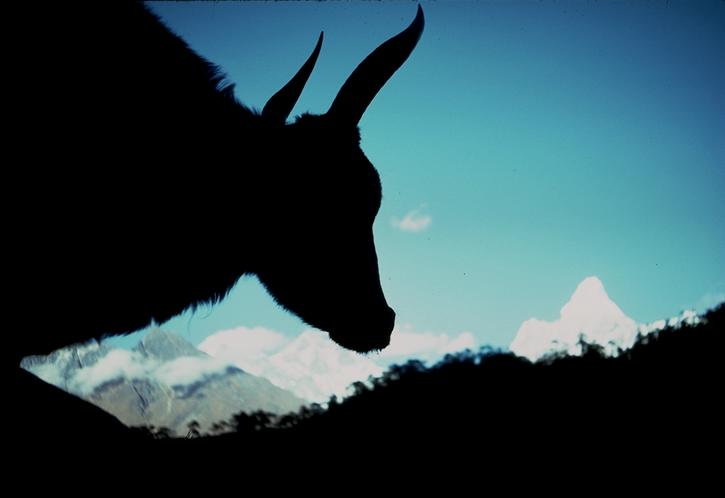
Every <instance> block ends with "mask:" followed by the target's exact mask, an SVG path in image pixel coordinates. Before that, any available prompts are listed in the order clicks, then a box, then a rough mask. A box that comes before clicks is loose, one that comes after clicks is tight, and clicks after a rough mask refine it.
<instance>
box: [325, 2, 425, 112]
mask: <svg viewBox="0 0 725 498" xmlns="http://www.w3.org/2000/svg"><path fill="white" fill-rule="evenodd" d="M424 25H425V19H424V18H423V9H422V8H421V7H420V5H418V12H417V13H416V15H415V19H413V22H412V23H411V24H410V26H408V27H407V28H406V29H405V30H404V31H402V32H401V33H399V34H397V35H396V36H394V37H392V38H390V39H389V40H388V41H386V42H385V43H383V44H382V45H380V46H379V47H378V48H376V49H375V50H374V51H373V52H372V53H371V54H370V55H368V56H367V57H366V58H365V60H364V61H362V62H361V63H360V65H359V66H358V67H357V68H355V70H354V71H353V72H352V74H351V75H350V77H349V78H348V79H347V81H346V82H345V84H344V85H342V88H340V92H339V93H338V94H337V97H335V100H334V101H333V102H332V106H330V110H329V111H327V114H328V115H329V116H332V117H334V118H335V119H337V120H342V121H344V122H346V123H353V124H354V125H357V123H358V122H359V121H360V118H361V117H362V115H363V113H364V112H365V109H367V107H368V105H370V102H372V100H373V99H374V98H375V95H377V93H378V92H379V91H380V89H381V88H382V87H383V85H385V83H386V82H387V81H388V80H389V79H390V77H391V76H392V75H393V73H395V71H397V70H398V68H399V67H400V66H402V65H403V63H404V62H405V61H406V59H407V58H408V56H409V55H410V54H411V53H412V52H413V49H414V48H415V46H416V45H417V44H418V40H419V39H420V35H421V34H422V33H423V27H424Z"/></svg>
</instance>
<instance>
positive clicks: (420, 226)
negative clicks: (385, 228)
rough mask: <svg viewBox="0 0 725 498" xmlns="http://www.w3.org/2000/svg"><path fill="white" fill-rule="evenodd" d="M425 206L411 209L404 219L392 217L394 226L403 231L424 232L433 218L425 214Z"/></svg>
mask: <svg viewBox="0 0 725 498" xmlns="http://www.w3.org/2000/svg"><path fill="white" fill-rule="evenodd" d="M422 211H423V206H421V207H419V208H418V209H414V210H412V211H410V212H409V213H408V214H406V215H405V216H403V219H402V220H401V219H399V218H397V217H394V218H393V219H392V223H393V226H394V227H395V228H397V229H398V230H402V231H403V232H422V231H423V230H426V229H427V228H429V227H430V225H431V223H433V218H432V217H431V216H430V215H428V214H423V213H422Z"/></svg>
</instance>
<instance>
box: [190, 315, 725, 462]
mask: <svg viewBox="0 0 725 498" xmlns="http://www.w3.org/2000/svg"><path fill="white" fill-rule="evenodd" d="M724 317H725V307H724V306H723V305H721V306H720V307H719V308H717V309H716V310H713V311H711V312H709V313H708V314H707V315H706V319H705V321H704V323H701V324H699V325H696V326H684V327H682V328H679V329H670V328H668V329H665V330H663V331H661V332H659V333H655V334H652V335H649V336H646V337H644V338H641V339H640V340H639V341H638V342H637V344H636V345H635V347H634V348H632V349H631V350H629V351H626V352H624V353H623V354H621V355H620V356H619V357H616V358H607V357H605V356H604V355H603V354H602V352H601V350H600V349H598V348H597V347H588V348H586V350H585V354H584V355H583V356H582V357H558V358H557V357H553V358H548V359H545V360H542V361H539V362H537V363H531V362H529V361H528V360H525V359H522V358H519V357H516V356H513V355H511V354H506V353H500V352H492V351H482V352H479V353H471V352H466V353H461V354H458V355H453V356H449V357H447V358H446V359H445V360H443V361H442V362H440V363H438V364H437V365H435V366H433V367H431V368H425V367H424V366H423V365H421V364H420V363H416V362H411V363H408V364H406V365H403V366H397V367H393V368H392V369H391V370H389V371H388V372H387V373H386V374H385V376H384V377H383V378H382V379H379V380H376V381H375V382H374V384H373V386H372V387H366V386H364V385H362V384H358V385H357V386H356V387H357V389H356V390H357V394H356V395H355V396H353V397H350V398H348V399H346V400H344V401H342V402H339V403H338V402H333V403H331V404H330V407H329V409H327V410H324V411H323V410H318V411H314V410H308V411H306V412H304V413H302V414H300V415H299V416H296V417H285V418H281V419H279V418H274V417H268V416H266V415H264V414H257V415H255V416H249V415H241V416H238V417H237V419H236V420H235V422H234V424H235V425H236V429H237V432H236V434H234V435H233V436H227V437H224V438H217V439H210V440H209V441H208V442H207V443H206V444H225V445H226V444H228V445H233V444H235V443H236V442H239V443H241V442H242V441H244V444H245V445H249V444H250V442H254V444H258V445H260V446H262V447H266V446H268V445H280V444H281V445H286V444H289V445H293V444H294V445H296V446H298V447H305V446H307V447H319V446H320V445H323V444H329V445H333V447H339V446H340V444H341V443H344V445H350V446H352V445H353V444H360V445H368V444H370V445H379V446H378V447H380V448H401V447H405V445H409V444H411V443H412V444H415V445H420V446H424V447H428V448H436V447H458V446H461V447H462V446H467V447H471V448H478V449H483V448H486V449H487V450H491V449H492V448H495V449H496V450H497V451H500V450H503V451H506V452H511V453H514V452H518V451H520V450H521V449H522V448H526V449H527V450H528V451H531V450H532V449H535V451H540V452H545V451H546V450H547V449H552V448H569V449H577V450H581V451H585V452H593V451H605V450H607V449H609V450H612V449H619V450H621V449H623V448H630V449H632V450H634V451H642V452H655V453H656V452H658V451H666V452H667V451H680V450H684V449H689V450H692V449H695V448H698V447H701V446H708V445H716V446H715V447H717V446H718V445H719V442H722V421H723V420H725V418H724V417H723V408H722V393H723V389H722V384H723V381H722V379H723V378H725V376H723V368H722V364H723V360H722V355H723V328H724V327H723V321H724ZM200 443H202V444H204V442H202V441H200Z"/></svg>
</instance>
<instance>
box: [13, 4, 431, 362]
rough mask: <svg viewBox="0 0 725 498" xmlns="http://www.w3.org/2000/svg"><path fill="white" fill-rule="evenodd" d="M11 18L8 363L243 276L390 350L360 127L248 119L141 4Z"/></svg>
mask: <svg viewBox="0 0 725 498" xmlns="http://www.w3.org/2000/svg"><path fill="white" fill-rule="evenodd" d="M419 17H420V20H419V21H418V23H419V27H417V28H416V29H418V33H417V35H416V36H415V40H414V41H413V43H412V45H411V46H410V48H409V50H408V49H407V48H405V50H402V51H401V50H397V51H396V52H395V53H394V54H393V59H395V60H397V59H401V57H402V59H401V60H400V61H399V64H402V62H403V61H404V60H405V58H407V55H408V54H409V53H410V51H412V48H413V47H414V46H415V42H417V37H418V36H419V35H420V31H422V13H419ZM7 18H12V19H13V20H14V22H15V23H17V24H18V25H20V26H22V27H23V28H24V29H21V30H19V31H18V33H20V34H19V35H18V38H19V39H18V40H17V46H18V47H19V50H18V51H17V52H18V53H17V54H14V55H11V56H10V57H11V60H10V63H11V64H12V66H13V67H14V68H15V69H16V79H15V80H14V81H12V83H11V86H12V87H13V88H12V91H11V92H9V93H8V95H10V96H11V97H12V98H11V99H10V101H11V102H10V103H9V106H8V107H9V113H8V115H7V119H8V120H9V122H10V123H11V124H12V126H11V127H9V128H8V127H7V126H6V130H7V129H9V130H10V131H9V132H6V133H7V134H8V135H9V136H6V143H8V144H9V149H10V150H9V154H8V157H9V158H10V159H9V161H8V162H7V163H6V168H7V171H8V173H6V178H5V182H4V184H5V186H6V189H8V190H9V191H10V193H11V194H12V196H13V200H12V201H11V202H8V201H9V197H8V195H6V196H5V199H6V206H5V208H6V209H5V213H6V217H5V218H6V222H5V237H4V238H5V240H6V243H5V248H4V252H5V255H6V268H7V269H8V271H7V272H6V273H7V274H8V275H9V278H7V279H6V281H5V282H6V288H9V289H10V290H11V291H10V294H11V296H12V297H11V298H10V302H9V303H8V304H9V307H8V309H10V310H12V315H13V316H14V317H15V318H17V320H14V322H13V325H14V326H15V327H16V328H22V329H23V330H22V331H21V330H13V331H12V334H11V335H9V337H11V338H12V344H11V346H10V350H9V351H7V350H6V354H9V355H10V356H11V360H12V361H14V362H17V361H19V359H20V358H22V357H23V356H25V355H29V354H42V353H48V352H50V351H52V350H54V349H56V348H59V347H61V346H64V345H67V344H70V343H74V342H79V341H86V340H89V339H91V338H100V337H102V336H104V335H108V334H123V333H130V332H133V331H135V330H138V329H140V328H143V327H145V326H147V325H149V324H150V323H152V322H154V321H155V322H158V323H160V322H164V321H165V320H167V319H169V318H171V317H173V316H175V315H177V314H179V313H181V312H182V311H184V310H185V309H187V308H194V307H196V306H198V305H199V304H201V303H214V302H216V301H218V300H220V299H221V298H222V297H224V296H225V294H226V293H227V292H228V291H229V289H231V287H232V286H233V285H234V284H235V282H236V281H237V280H238V279H239V278H240V277H241V276H242V275H245V274H255V275H257V276H258V277H259V279H260V281H261V282H262V283H263V284H264V285H265V286H266V287H267V289H268V290H269V291H270V293H271V294H272V296H273V297H274V299H275V300H276V301H277V302H278V303H279V304H280V305H282V306H283V307H285V308H286V309H288V310H290V311H291V312H293V313H295V314H297V315H298V316H300V317H301V318H302V319H303V320H305V321H306V322H307V323H309V324H310V325H312V326H315V327H318V328H321V329H323V330H326V331H328V332H330V335H331V337H332V338H333V339H334V340H335V341H336V342H338V343H339V344H341V345H343V346H345V347H348V348H351V349H355V350H358V351H369V350H371V349H379V348H382V347H384V346H386V345H387V344H388V341H389V336H390V332H391V330H392V327H393V323H394V313H393V311H392V310H391V309H390V308H389V307H388V305H387V303H386V301H385V297H384V296H383V292H382V289H381V286H380V280H379V276H378V267H377V258H376V254H375V247H374V242H373V235H372V223H373V220H374V218H375V215H376V213H377V210H378V209H379V206H380V201H381V187H380V180H379V177H378V174H377V172H376V171H375V169H374V167H373V165H372V164H371V163H370V162H369V161H368V160H367V158H366V157H365V155H364V154H363V152H362V151H361V150H360V146H359V132H358V129H357V126H356V123H357V121H356V120H345V119H341V118H340V113H339V112H338V113H335V115H334V116H333V115H328V114H325V115H321V116H313V115H305V116H302V117H301V118H299V119H298V120H297V121H296V122H294V123H293V124H286V123H285V122H284V119H282V120H280V119H278V117H277V118H276V119H273V118H272V117H270V116H266V115H264V114H258V113H255V112H253V111H251V110H250V109H248V108H247V107H245V106H243V105H241V104H240V103H238V102H237V101H236V100H235V99H234V96H233V86H232V85H231V84H230V83H229V82H228V81H227V80H226V79H225V76H224V74H223V73H222V72H221V71H220V70H219V68H217V67H216V66H215V65H213V64H211V63H210V62H208V61H206V60H205V59H203V58H202V57H200V56H199V55H198V54H196V53H195V52H194V51H193V50H191V49H190V48H189V47H188V46H187V45H186V43H185V42H184V41H183V40H181V39H180V38H179V37H178V36H176V35H174V34H173V33H172V32H171V31H169V29H167V28H166V27H165V26H164V25H163V24H162V23H161V22H160V20H159V19H158V18H157V17H156V16H155V15H153V14H152V13H151V12H150V11H149V10H148V9H147V8H146V7H145V6H144V5H143V4H140V3H134V2H96V3H93V4H79V3H75V2H69V3H65V2H61V3H50V4H45V5H43V6H42V7H28V6H25V7H23V6H17V5H16V6H13V8H12V12H10V14H9V15H8V16H7ZM416 19H418V18H416ZM320 41H321V40H320ZM388 43H390V42H388ZM408 44H409V45H410V42H408ZM406 50H407V52H405V51H406ZM18 54H19V55H18ZM403 56H404V57H403ZM312 63H314V61H313V62H312ZM399 64H398V65H399ZM395 69H397V67H396V68H392V71H389V74H388V75H387V77H385V80H386V79H387V78H388V77H389V76H390V75H392V72H394V71H395ZM375 77H376V78H378V79H379V78H380V75H376V76H375ZM363 80H365V77H364V78H363ZM383 83H384V81H383ZM351 88H353V90H354V87H351ZM366 91H369V89H367V90H366ZM270 93H271V92H270ZM348 93H349V89H348ZM295 99H296V97H295ZM368 103H369V102H368ZM366 105H367V103H364V106H366ZM364 106H363V107H362V109H363V110H364ZM338 107H339V106H338ZM359 107H361V104H358V108H359ZM358 111H359V109H358ZM16 364H17V363H16Z"/></svg>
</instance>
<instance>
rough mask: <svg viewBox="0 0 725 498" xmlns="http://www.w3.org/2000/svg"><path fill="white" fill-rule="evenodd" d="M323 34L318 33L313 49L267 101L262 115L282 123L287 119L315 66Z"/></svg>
mask: <svg viewBox="0 0 725 498" xmlns="http://www.w3.org/2000/svg"><path fill="white" fill-rule="evenodd" d="M324 34H325V33H324V32H321V33H320V37H319V38H318V39H317V45H316V46H315V49H314V50H313V51H312V54H311V55H310V56H309V57H308V58H307V61H306V62H305V63H304V64H303V65H302V67H301V68H300V70H299V71H297V74H295V75H294V76H293V77H292V79H291V80H289V83H287V84H286V85H285V86H283V87H282V89H281V90H280V91H278V92H277V93H275V94H274V95H272V97H271V98H270V99H269V100H268V101H267V103H266V104H265V105H264V109H262V116H264V117H266V118H271V119H273V120H275V121H281V122H282V123H284V122H285V121H286V120H287V116H289V114H290V112H292V108H293V107H294V106H295V104H296V103H297V99H299V98H300V94H301V93H302V89H303V88H304V87H305V83H307V80H308V79H309V77H310V74H312V69H313V68H314V67H315V62H317V56H318V55H320V48H322V38H323V36H324Z"/></svg>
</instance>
